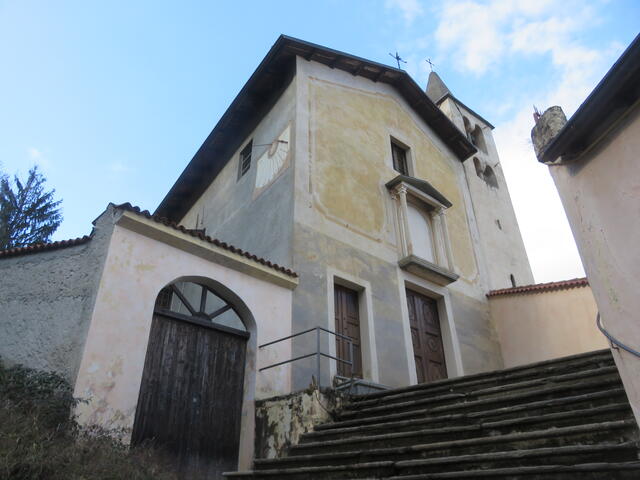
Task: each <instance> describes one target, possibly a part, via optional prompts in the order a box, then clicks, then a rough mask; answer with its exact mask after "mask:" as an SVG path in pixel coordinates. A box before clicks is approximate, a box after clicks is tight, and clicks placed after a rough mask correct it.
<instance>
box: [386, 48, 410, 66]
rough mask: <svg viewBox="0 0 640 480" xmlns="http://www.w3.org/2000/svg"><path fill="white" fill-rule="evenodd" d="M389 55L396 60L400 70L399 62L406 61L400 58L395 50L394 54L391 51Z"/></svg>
mask: <svg viewBox="0 0 640 480" xmlns="http://www.w3.org/2000/svg"><path fill="white" fill-rule="evenodd" d="M389 55H391V58H393V59H395V61H396V62H398V70H400V62H402V63H407V62H405V61H404V60H403V59H402V58H400V55H398V52H397V51H396V54H395V55H394V54H393V53H390V54H389Z"/></svg>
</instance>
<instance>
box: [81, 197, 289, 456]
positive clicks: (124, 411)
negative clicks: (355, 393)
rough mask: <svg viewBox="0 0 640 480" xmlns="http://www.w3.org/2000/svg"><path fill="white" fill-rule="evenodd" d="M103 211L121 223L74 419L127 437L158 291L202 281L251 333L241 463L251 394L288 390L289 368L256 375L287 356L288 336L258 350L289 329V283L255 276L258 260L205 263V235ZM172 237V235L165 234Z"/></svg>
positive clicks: (249, 444)
mask: <svg viewBox="0 0 640 480" xmlns="http://www.w3.org/2000/svg"><path fill="white" fill-rule="evenodd" d="M105 215H107V216H111V215H113V216H114V217H115V220H116V221H118V222H119V224H118V225H116V227H115V228H114V231H113V235H112V237H111V243H110V245H109V252H108V255H107V259H106V262H105V267H104V273H103V275H102V278H101V281H100V288H99V290H98V293H97V298H96V302H95V308H94V310H93V316H92V318H91V326H90V328H89V332H88V335H87V340H86V343H85V347H84V353H83V356H82V362H81V365H80V369H79V373H78V378H77V381H76V385H75V392H74V394H75V396H76V397H79V398H82V399H84V400H86V403H81V404H80V405H79V406H78V407H77V413H78V416H79V420H80V422H81V423H84V424H98V425H100V426H103V427H107V428H109V429H120V430H121V431H122V438H123V439H124V440H125V441H127V440H128V438H129V436H130V429H131V427H132V425H133V421H134V418H135V409H136V405H137V401H138V393H139V389H140V382H141V379H142V372H143V367H144V359H145V355H146V350H147V341H148V337H149V331H150V327H151V319H152V314H153V308H154V303H155V300H156V297H157V295H158V292H159V291H160V290H161V289H162V288H163V287H164V286H166V285H168V284H170V283H172V282H175V281H177V280H189V281H197V282H200V283H205V284H207V285H209V286H210V287H211V288H213V289H214V291H216V292H217V293H219V294H220V295H221V296H222V297H224V298H225V300H227V301H228V302H230V303H232V304H233V305H234V307H235V308H236V309H237V310H238V311H239V312H240V314H241V317H242V319H243V321H244V323H245V325H246V327H247V330H248V331H249V332H250V335H251V336H250V338H249V340H248V344H247V366H246V370H245V388H244V398H243V410H242V436H241V449H240V465H241V467H244V468H246V467H247V466H248V465H249V462H250V460H251V457H252V453H253V452H252V449H253V432H254V426H253V424H254V403H253V401H254V399H255V398H264V397H269V396H272V395H278V394H282V393H287V392H289V391H290V390H291V384H290V372H289V367H288V366H283V367H277V368H275V369H272V370H268V371H265V372H263V373H260V374H257V369H259V368H260V367H262V366H266V365H267V364H271V363H275V362H277V361H281V360H285V359H287V358H289V356H290V355H291V346H290V344H289V343H287V342H283V343H282V344H279V345H277V346H275V347H274V348H270V349H268V350H264V351H263V350H259V349H258V345H259V344H261V343H264V342H266V341H267V340H271V339H273V338H274V337H283V336H286V335H289V334H290V332H291V290H290V288H287V287H283V286H279V285H276V284H274V283H273V282H272V281H267V280H264V279H262V278H260V277H261V275H262V274H261V272H260V270H261V268H262V267H261V266H260V265H256V267H255V268H256V270H257V271H256V274H255V275H254V274H249V273H247V272H246V271H241V269H239V268H230V267H229V266H225V265H223V264H220V263H216V262H213V261H208V259H207V254H206V250H207V249H212V250H213V249H215V248H216V247H214V246H211V245H210V244H208V243H207V242H205V241H204V240H199V239H197V238H194V237H188V236H185V235H184V234H182V233H181V232H179V231H175V230H172V229H171V228H170V227H165V226H164V225H161V224H154V222H153V221H152V220H148V219H145V218H143V217H139V216H138V217H136V216H134V215H132V214H129V213H124V214H123V213H122V211H113V209H112V208H110V209H108V210H107V212H106V213H105V214H103V216H105ZM124 220H127V222H124ZM136 221H137V222H138V223H139V224H142V226H144V227H145V228H142V227H140V228H137V227H136V228H137V229H138V230H139V231H140V232H144V234H141V233H138V232H136V231H133V230H132V228H134V227H133V225H134V223H133V222H136ZM123 225H126V227H125V226H123ZM152 227H155V230H154V228H152ZM171 235H173V236H174V237H175V240H172V239H171V238H170V237H168V236H171ZM187 237H188V238H187ZM185 239H186V240H185ZM181 240H182V241H189V242H192V243H193V244H194V245H192V246H190V247H181V248H178V247H176V246H174V245H181V243H180V241H181ZM198 248H199V249H200V250H198ZM238 258H239V259H241V258H243V257H240V256H239V255H238ZM244 261H246V262H247V263H250V262H251V260H249V259H245V260H244ZM247 268H249V265H247V266H246V267H245V268H244V269H245V270H246V269H247Z"/></svg>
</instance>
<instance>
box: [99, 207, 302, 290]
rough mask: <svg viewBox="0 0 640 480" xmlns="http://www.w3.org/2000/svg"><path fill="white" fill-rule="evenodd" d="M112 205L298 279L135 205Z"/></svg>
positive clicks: (265, 261) (292, 274) (289, 271)
mask: <svg viewBox="0 0 640 480" xmlns="http://www.w3.org/2000/svg"><path fill="white" fill-rule="evenodd" d="M111 205H112V206H113V207H114V208H117V209H121V210H126V211H128V212H131V213H135V214H136V215H141V216H143V217H145V218H148V219H150V220H153V221H154V222H157V223H161V224H162V225H165V226H167V227H170V228H173V229H174V230H178V231H179V232H182V233H184V234H187V235H190V236H192V237H196V238H199V239H200V240H204V241H205V242H207V243H211V244H213V245H215V246H216V247H220V248H223V249H224V250H228V251H230V252H231V253H235V254H237V255H240V256H243V257H245V258H248V259H250V260H253V261H254V262H258V263H260V264H261V265H265V266H267V267H269V268H272V269H274V270H277V271H279V272H281V273H284V274H286V275H289V276H290V277H293V278H297V277H298V274H297V273H296V272H294V271H293V270H291V269H290V268H287V267H284V266H282V265H278V264H277V263H273V262H271V261H269V260H267V259H265V258H262V257H258V256H257V255H254V254H252V253H250V252H247V251H245V250H242V249H241V248H238V247H235V246H233V245H231V244H229V243H227V242H223V241H221V240H218V239H217V238H213V237H210V236H209V235H205V234H204V233H202V231H199V230H196V229H190V228H186V227H185V226H184V225H180V224H178V223H176V222H173V221H171V220H169V219H168V218H166V217H162V216H160V215H155V214H152V213H151V212H149V210H142V209H141V208H140V207H137V206H135V205H132V204H131V203H129V202H125V203H121V204H119V205H116V204H114V203H111Z"/></svg>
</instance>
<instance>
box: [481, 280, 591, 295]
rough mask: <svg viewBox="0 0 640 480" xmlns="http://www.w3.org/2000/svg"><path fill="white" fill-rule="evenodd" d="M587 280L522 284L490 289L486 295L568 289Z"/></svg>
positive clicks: (580, 285) (581, 284) (579, 285)
mask: <svg viewBox="0 0 640 480" xmlns="http://www.w3.org/2000/svg"><path fill="white" fill-rule="evenodd" d="M587 285H589V280H587V278H586V277H584V278H572V279H571V280H562V281H560V282H549V283H534V284H533V285H523V286H522V287H512V288H503V289H500V290H491V291H490V292H489V293H487V297H497V296H499V295H514V294H518V293H542V292H550V291H553V290H568V289H570V288H578V287H586V286H587Z"/></svg>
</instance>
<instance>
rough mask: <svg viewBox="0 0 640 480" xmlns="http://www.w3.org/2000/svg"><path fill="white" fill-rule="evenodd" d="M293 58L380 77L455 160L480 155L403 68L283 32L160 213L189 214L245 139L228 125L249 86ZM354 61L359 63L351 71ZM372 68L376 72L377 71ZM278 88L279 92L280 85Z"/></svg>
mask: <svg viewBox="0 0 640 480" xmlns="http://www.w3.org/2000/svg"><path fill="white" fill-rule="evenodd" d="M289 56H291V57H292V58H295V56H301V57H303V58H307V59H308V60H315V61H319V62H321V63H323V62H322V61H321V60H322V58H321V56H322V57H323V58H325V59H326V58H331V56H333V57H334V58H333V60H332V61H331V62H329V63H328V64H327V65H328V66H330V67H331V68H338V69H341V70H344V71H347V72H350V73H351V74H353V75H359V76H363V77H365V78H369V79H370V80H372V81H381V82H384V83H388V84H390V85H392V86H394V87H395V88H396V89H398V91H399V92H400V94H401V95H403V96H404V97H405V99H406V100H407V101H408V103H409V104H410V105H412V107H413V108H415V109H416V110H417V111H418V113H419V114H420V115H421V116H422V117H423V118H424V120H425V122H426V123H427V124H429V125H430V127H431V128H433V129H434V131H435V132H436V134H437V135H438V136H440V138H441V139H442V141H443V142H444V143H445V145H447V146H448V147H449V148H450V149H451V151H452V152H453V153H454V155H455V156H456V157H457V158H459V159H460V160H461V161H465V160H466V159H467V158H469V157H470V156H471V155H473V154H474V153H476V151H477V150H476V148H475V147H474V146H473V145H472V144H471V143H470V142H469V140H468V139H467V138H466V136H465V135H464V134H463V133H462V132H461V131H460V130H459V129H458V128H457V127H456V126H455V125H454V124H453V122H451V120H450V119H449V118H448V117H447V116H446V115H445V114H444V112H442V111H441V110H440V108H438V106H437V105H435V104H434V103H433V102H432V101H431V99H429V98H428V97H427V94H426V92H425V91H424V90H423V89H422V88H420V86H419V85H418V84H417V83H416V82H415V81H414V80H413V78H411V76H410V75H409V74H408V73H407V72H405V71H404V70H400V69H397V68H394V67H389V66H387V65H384V64H381V63H377V62H373V61H370V60H366V59H364V58H361V57H357V56H354V55H350V54H347V53H344V52H340V51H338V50H333V49H330V48H327V47H323V46H321V45H317V44H314V43H310V42H306V41H304V40H299V39H297V38H293V37H289V36H286V35H280V37H278V39H277V40H276V42H275V43H274V44H273V46H272V47H271V49H270V50H269V52H268V53H267V54H266V56H265V57H264V58H263V59H262V61H261V62H260V64H259V65H258V67H257V68H256V70H255V71H254V72H253V74H252V75H251V77H249V80H247V82H246V83H245V85H244V86H243V87H242V89H241V90H240V92H239V93H238V95H237V96H236V97H235V99H234V100H233V101H232V102H231V105H230V106H229V108H227V110H226V111H225V113H224V114H223V115H222V117H221V118H220V120H219V121H218V123H217V124H216V126H215V127H214V128H213V130H212V131H211V133H210V134H209V135H208V136H207V139H206V140H205V141H204V143H203V144H202V146H201V147H200V148H199V149H198V151H197V152H196V154H195V155H194V156H193V158H192V160H191V161H190V162H189V163H188V164H187V166H186V167H185V169H184V170H183V172H182V173H181V175H180V176H179V177H178V179H177V180H176V182H175V183H174V185H173V186H172V187H171V189H170V190H169V192H168V193H167V195H166V196H165V197H164V199H163V200H162V201H161V203H160V205H159V206H158V208H157V209H156V211H155V213H156V214H158V215H161V216H163V217H169V218H171V219H172V220H179V219H180V218H181V216H183V215H184V214H185V213H186V209H188V208H189V207H190V206H191V204H192V202H193V198H194V197H196V196H197V195H198V194H199V193H202V191H204V188H206V185H208V183H206V182H207V181H208V182H210V181H211V180H212V179H213V178H215V175H217V174H218V173H219V171H220V170H221V169H222V168H223V167H224V165H225V164H226V162H225V160H228V158H223V157H228V154H229V152H230V151H233V149H234V147H237V146H239V145H237V146H236V145H235V144H236V143H238V141H242V139H240V140H238V138H236V137H240V136H242V135H241V132H239V131H238V129H229V128H228V126H227V125H226V124H227V123H230V122H231V120H232V119H233V116H234V115H235V114H236V113H237V112H236V110H238V109H239V108H240V106H241V104H242V102H243V101H244V98H245V97H246V96H249V95H250V92H251V89H252V88H254V87H256V86H257V84H259V79H260V78H261V76H263V75H267V74H273V75H275V73H274V72H276V71H277V69H273V68H271V70H272V71H271V73H269V70H270V68H269V67H270V64H271V63H273V62H275V61H276V60H278V59H280V60H282V62H283V63H286V62H287V60H288V57H289ZM353 65H355V66H356V67H355V68H354V69H351V66H353ZM348 67H350V68H348ZM371 72H376V73H375V74H373V73H371ZM287 75H289V74H283V75H281V76H280V77H278V78H279V80H280V81H281V83H282V82H284V84H285V86H286V85H288V83H287V81H286V80H282V77H286V76H287ZM276 83H277V82H276ZM276 90H277V91H278V92H279V90H278V89H276ZM411 100H415V102H414V103H415V104H412V102H411ZM261 101H265V102H267V100H264V99H262V100H261ZM267 103H268V102H267ZM258 110H259V108H258ZM251 118H253V119H256V118H259V115H253V116H252V117H251ZM225 128H227V129H228V131H225ZM222 143H224V145H222ZM216 145H222V146H220V148H224V152H222V150H215V149H214V147H216ZM194 182H196V185H195V187H196V188H194ZM179 217H180V218H179Z"/></svg>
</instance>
